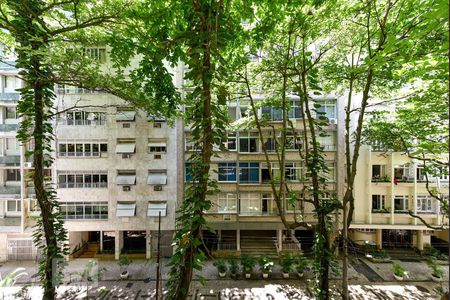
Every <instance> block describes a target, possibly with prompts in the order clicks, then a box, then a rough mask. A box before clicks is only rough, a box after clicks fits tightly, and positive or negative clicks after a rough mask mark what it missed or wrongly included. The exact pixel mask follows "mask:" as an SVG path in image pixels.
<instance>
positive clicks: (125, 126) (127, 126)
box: [122, 123, 131, 128]
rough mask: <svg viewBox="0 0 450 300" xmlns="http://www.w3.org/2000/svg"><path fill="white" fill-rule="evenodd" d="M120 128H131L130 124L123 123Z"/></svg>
mask: <svg viewBox="0 0 450 300" xmlns="http://www.w3.org/2000/svg"><path fill="white" fill-rule="evenodd" d="M122 128H131V124H130V123H123V124H122Z"/></svg>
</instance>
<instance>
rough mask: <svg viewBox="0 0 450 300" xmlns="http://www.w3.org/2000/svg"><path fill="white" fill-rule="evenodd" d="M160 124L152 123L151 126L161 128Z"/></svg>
mask: <svg viewBox="0 0 450 300" xmlns="http://www.w3.org/2000/svg"><path fill="white" fill-rule="evenodd" d="M161 126H162V124H161V123H159V122H155V123H153V128H161Z"/></svg>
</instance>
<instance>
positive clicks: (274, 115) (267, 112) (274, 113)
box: [261, 106, 283, 121]
mask: <svg viewBox="0 0 450 300" xmlns="http://www.w3.org/2000/svg"><path fill="white" fill-rule="evenodd" d="M261 114H262V117H263V118H264V119H266V120H269V121H282V120H283V110H282V109H281V108H275V107H267V106H263V107H262V108H261Z"/></svg>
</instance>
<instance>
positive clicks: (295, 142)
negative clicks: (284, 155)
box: [285, 133, 303, 151]
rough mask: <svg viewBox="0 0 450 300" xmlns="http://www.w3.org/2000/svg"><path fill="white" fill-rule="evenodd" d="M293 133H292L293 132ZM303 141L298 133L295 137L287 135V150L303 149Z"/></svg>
mask: <svg viewBox="0 0 450 300" xmlns="http://www.w3.org/2000/svg"><path fill="white" fill-rule="evenodd" d="M291 134H292V133H291ZM302 146H303V143H302V140H301V139H300V137H299V136H298V135H297V138H295V136H294V135H286V145H285V147H286V150H288V151H289V150H299V149H302Z"/></svg>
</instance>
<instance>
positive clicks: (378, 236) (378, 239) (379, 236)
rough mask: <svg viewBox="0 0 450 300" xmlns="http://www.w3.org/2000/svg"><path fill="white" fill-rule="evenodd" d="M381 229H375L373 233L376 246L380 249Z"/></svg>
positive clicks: (381, 240)
mask: <svg viewBox="0 0 450 300" xmlns="http://www.w3.org/2000/svg"><path fill="white" fill-rule="evenodd" d="M382 233H383V230H382V229H377V231H376V233H375V235H376V237H375V242H376V243H377V248H378V249H381V248H382V247H383V234H382Z"/></svg>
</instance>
